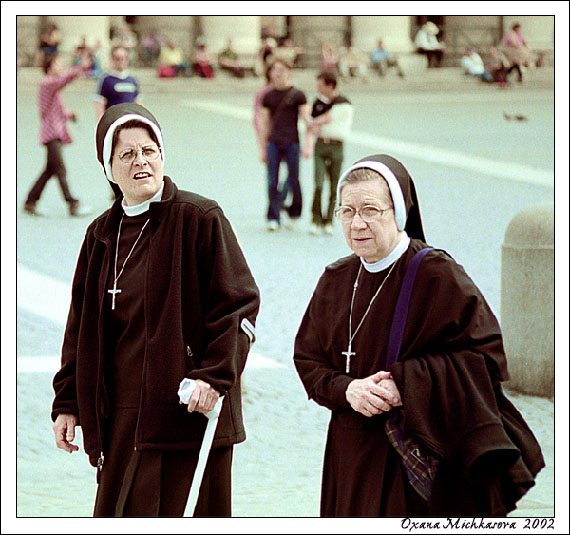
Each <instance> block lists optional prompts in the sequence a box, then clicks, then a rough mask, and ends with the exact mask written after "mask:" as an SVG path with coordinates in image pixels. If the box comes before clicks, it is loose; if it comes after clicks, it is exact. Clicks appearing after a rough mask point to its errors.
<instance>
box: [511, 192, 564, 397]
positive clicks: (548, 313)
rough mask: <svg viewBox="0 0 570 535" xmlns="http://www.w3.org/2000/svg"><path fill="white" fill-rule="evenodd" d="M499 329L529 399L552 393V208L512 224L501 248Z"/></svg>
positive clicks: (526, 213) (528, 212) (514, 381)
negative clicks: (532, 396) (533, 396)
mask: <svg viewBox="0 0 570 535" xmlns="http://www.w3.org/2000/svg"><path fill="white" fill-rule="evenodd" d="M501 327H502V331H503V339H504V345H505V352H506V354H507V362H508V368H509V373H510V377H511V379H510V381H508V382H507V383H506V385H505V386H507V387H508V388H512V389H513V390H516V391H518V392H522V393H525V394H531V395H537V396H545V397H551V396H552V395H553V394H554V204H553V203H550V204H540V205H536V206H532V207H530V208H527V209H525V210H523V211H522V212H520V213H519V214H517V215H516V216H515V217H514V218H513V219H512V220H511V222H510V223H509V226H508V227H507V230H506V232H505V240H504V243H503V247H502V266H501Z"/></svg>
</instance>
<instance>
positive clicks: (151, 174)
mask: <svg viewBox="0 0 570 535" xmlns="http://www.w3.org/2000/svg"><path fill="white" fill-rule="evenodd" d="M96 148H97V158H98V160H99V162H100V163H101V165H102V166H103V169H104V172H105V175H106V177H107V179H108V180H109V181H111V182H112V183H114V184H116V185H117V186H118V187H119V188H120V190H121V192H122V195H121V196H120V197H119V198H118V199H117V200H116V201H115V202H114V204H113V205H112V206H111V208H110V209H109V210H107V211H105V212H104V213H103V214H101V215H100V216H99V217H98V218H96V219H95V220H94V221H93V222H92V223H91V224H90V225H89V227H88V228H87V231H86V235H85V239H84V242H83V245H82V247H81V251H80V253H79V259H78V261H77V267H76V270H75V275H74V278H73V285H72V298H71V306H70V310H69V316H68V320H67V326H66V330H65V337H64V342H63V348H62V359H61V369H60V370H59V371H58V372H57V374H56V375H55V377H54V380H53V386H54V390H55V399H54V401H53V407H52V419H53V420H54V422H55V423H54V433H55V440H56V444H57V446H58V447H59V448H61V449H63V450H65V451H67V452H73V451H76V450H77V449H78V446H76V445H75V444H73V440H74V438H75V427H76V426H80V427H81V431H82V435H83V443H84V448H85V451H86V453H87V455H88V456H89V460H90V462H91V464H92V465H93V466H94V467H97V481H98V487H97V495H96V499H95V509H94V516H145V517H146V516H182V515H183V513H184V508H185V505H186V501H187V498H188V493H189V489H190V484H191V482H192V476H193V473H194V470H195V467H196V464H197V460H198V451H199V448H200V445H201V442H202V437H203V435H204V430H205V428H206V423H207V418H206V417H205V416H204V415H205V414H206V413H208V412H209V411H210V410H211V409H212V408H213V407H214V405H215V404H216V402H217V400H218V398H219V397H220V396H223V398H224V399H223V404H222V410H221V414H220V418H219V424H218V428H217V431H216V434H215V437H214V442H213V446H212V447H213V449H212V452H211V454H210V458H209V462H208V466H207V468H206V472H205V476H204V480H203V482H202V486H201V490H202V492H201V493H200V497H199V500H198V504H197V508H196V510H195V515H196V516H230V515H231V463H232V452H233V445H234V444H236V443H239V442H242V441H243V440H245V431H244V427H243V420H242V410H241V386H240V376H241V374H242V372H243V369H244V366H245V362H246V357H247V354H248V351H249V347H250V344H251V343H252V341H253V339H254V333H255V329H254V324H255V318H256V316H257V312H258V309H259V292H258V288H257V286H256V284H255V281H254V279H253V276H252V274H251V272H250V270H249V268H248V265H247V263H246V260H245V258H244V255H243V253H242V251H241V249H240V247H239V245H238V242H237V240H236V236H235V234H234V232H233V230H232V227H231V225H230V223H229V221H228V220H227V219H226V217H225V216H224V213H223V212H222V209H221V208H220V206H219V205H218V204H217V203H216V202H215V201H213V200H209V199H206V198H204V197H202V196H200V195H198V194H196V193H191V192H188V191H183V190H179V189H178V188H177V186H176V184H175V183H174V182H173V181H172V179H171V178H169V177H168V176H166V175H164V171H163V166H164V157H165V150H164V140H163V137H162V131H161V128H160V126H159V124H158V121H157V119H156V118H155V117H154V115H153V114H152V113H151V112H150V111H148V110H147V109H145V108H144V107H142V106H140V105H138V104H119V105H116V106H113V107H111V108H109V109H108V110H107V111H106V112H105V114H104V115H103V116H102V118H101V120H100V121H99V123H98V126H97V132H96ZM184 379H192V380H194V381H195V384H196V388H195V390H194V392H193V394H192V397H191V398H190V400H189V402H188V405H185V404H184V405H183V404H181V403H180V401H179V398H178V395H177V392H178V388H179V385H180V383H181V382H183V380H184Z"/></svg>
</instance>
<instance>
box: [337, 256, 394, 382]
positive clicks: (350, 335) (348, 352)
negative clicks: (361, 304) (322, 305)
mask: <svg viewBox="0 0 570 535" xmlns="http://www.w3.org/2000/svg"><path fill="white" fill-rule="evenodd" d="M395 265H396V262H394V263H393V264H392V267H391V268H390V271H388V274H387V275H386V277H385V278H384V280H383V281H382V284H380V287H379V288H378V290H376V293H375V294H374V295H373V296H372V299H370V303H368V308H367V309H366V312H365V313H364V315H363V316H362V319H361V320H360V323H359V324H358V327H356V330H355V331H354V333H353V332H352V309H353V307H354V298H355V297H356V289H357V288H358V279H359V278H360V272H361V271H362V263H361V264H360V268H359V269H358V274H357V275H356V280H355V281H354V289H353V290H352V299H351V301H350V316H349V317H348V349H347V350H346V351H342V354H343V355H344V356H345V357H346V373H349V372H350V359H351V358H352V357H355V356H356V353H355V352H354V351H352V341H353V340H354V337H355V336H356V334H357V333H358V331H359V330H360V327H362V324H363V323H364V320H365V319H366V316H367V315H368V313H369V312H370V309H371V308H372V303H374V300H375V299H376V297H377V296H378V294H379V293H380V290H382V288H383V286H384V283H385V282H386V281H387V280H388V277H389V276H390V273H392V270H393V269H394V266H395Z"/></svg>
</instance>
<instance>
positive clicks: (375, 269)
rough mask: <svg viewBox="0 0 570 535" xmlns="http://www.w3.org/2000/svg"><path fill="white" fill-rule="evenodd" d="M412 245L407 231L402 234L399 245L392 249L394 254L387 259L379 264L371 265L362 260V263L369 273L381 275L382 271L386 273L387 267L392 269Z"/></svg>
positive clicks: (379, 261)
mask: <svg viewBox="0 0 570 535" xmlns="http://www.w3.org/2000/svg"><path fill="white" fill-rule="evenodd" d="M409 245H410V238H409V237H408V234H407V233H406V231H404V232H402V237H401V238H400V241H399V242H398V245H396V247H394V249H392V252H391V253H390V254H389V255H388V256H387V257H386V258H382V259H381V260H378V262H372V263H371V264H369V263H368V262H366V260H364V258H361V259H360V261H361V262H362V265H363V266H364V269H366V271H368V272H369V273H379V272H380V271H384V270H385V269H386V268H387V267H390V266H391V265H392V264H393V263H394V262H395V261H396V260H398V258H400V257H401V256H402V255H403V254H404V253H405V252H406V251H407V250H408V246H409Z"/></svg>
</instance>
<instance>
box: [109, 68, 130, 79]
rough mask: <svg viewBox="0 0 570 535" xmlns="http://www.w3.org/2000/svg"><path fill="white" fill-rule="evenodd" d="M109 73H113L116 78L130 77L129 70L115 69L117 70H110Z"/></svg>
mask: <svg viewBox="0 0 570 535" xmlns="http://www.w3.org/2000/svg"><path fill="white" fill-rule="evenodd" d="M109 74H111V75H112V76H114V77H115V78H122V79H123V80H124V79H125V78H128V77H129V76H130V75H129V73H128V72H127V71H121V72H119V71H115V70H110V71H109Z"/></svg>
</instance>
